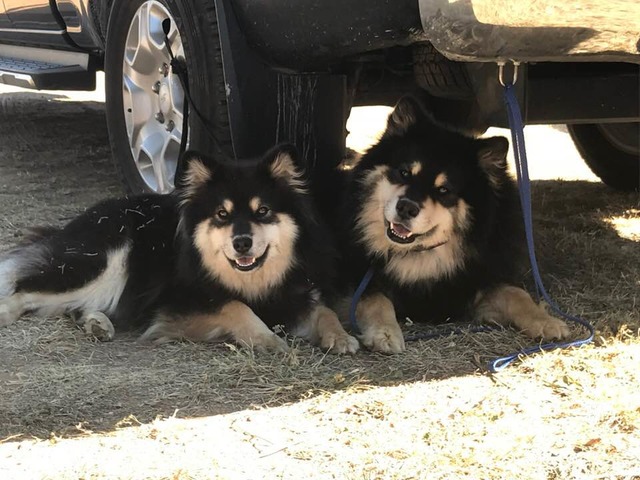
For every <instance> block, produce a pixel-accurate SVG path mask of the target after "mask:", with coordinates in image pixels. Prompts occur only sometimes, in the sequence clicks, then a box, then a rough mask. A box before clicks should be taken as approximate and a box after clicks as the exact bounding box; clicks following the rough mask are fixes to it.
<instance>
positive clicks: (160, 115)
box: [155, 112, 164, 123]
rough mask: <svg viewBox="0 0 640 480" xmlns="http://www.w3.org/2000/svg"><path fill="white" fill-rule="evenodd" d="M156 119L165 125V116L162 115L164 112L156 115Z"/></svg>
mask: <svg viewBox="0 0 640 480" xmlns="http://www.w3.org/2000/svg"><path fill="white" fill-rule="evenodd" d="M155 117H156V120H157V121H158V122H159V123H164V115H163V114H162V112H158V113H156V115H155Z"/></svg>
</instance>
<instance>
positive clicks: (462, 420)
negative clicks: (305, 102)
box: [0, 86, 640, 479]
mask: <svg viewBox="0 0 640 480" xmlns="http://www.w3.org/2000/svg"><path fill="white" fill-rule="evenodd" d="M377 118H378V119H379V120H380V119H382V120H383V119H384V117H383V116H380V115H378V117H377ZM352 120H353V122H356V124H354V123H352V125H351V127H352V130H361V133H362V135H363V137H364V139H362V138H363V137H361V138H360V141H361V143H362V144H366V143H367V138H366V137H367V135H369V136H371V135H373V134H372V133H371V129H372V128H374V126H372V125H370V124H367V125H364V122H363V121H362V120H358V117H357V116H355V115H354V117H353V119H352ZM527 138H528V141H529V147H530V161H531V162H533V163H534V167H533V169H534V175H533V176H534V178H538V179H541V178H542V179H544V180H537V181H536V182H534V186H533V194H534V211H535V215H534V217H535V228H536V242H537V247H538V258H539V260H540V264H541V269H542V272H543V277H544V280H545V283H546V285H547V288H548V289H549V291H550V293H551V294H552V296H553V297H554V298H555V299H556V300H557V302H558V303H559V304H560V305H561V306H563V307H564V308H565V309H567V310H569V311H571V312H572V313H574V314H578V315H582V316H583V317H584V318H585V319H587V320H589V321H591V322H593V323H594V324H595V325H596V327H597V330H598V335H597V342H596V344H595V345H593V346H589V347H585V348H580V349H575V350H569V351H562V352H558V351H556V352H551V353H545V354H542V355H537V356H534V357H532V358H529V359H525V360H524V361H523V362H521V363H519V364H517V365H515V366H512V367H510V368H509V369H507V370H505V371H503V372H501V373H500V374H498V375H490V374H488V373H487V372H486V370H485V368H484V365H485V364H486V361H487V360H489V359H491V358H493V357H495V356H496V355H499V354H503V353H510V352H512V351H514V350H517V349H519V348H522V347H524V346H527V345H530V344H531V342H529V341H527V340H526V339H525V338H523V337H521V336H520V335H519V334H518V333H517V332H514V331H510V330H506V331H496V332H491V333H487V334H464V335H461V336H455V337H448V338H444V339H437V340H429V341H421V342H415V343H412V344H410V345H409V347H408V351H407V352H406V354H404V355H397V356H393V357H387V356H383V355H377V354H372V353H367V352H362V353H359V354H358V355H356V356H355V357H345V358H338V357H335V356H331V355H325V354H323V353H322V352H320V351H318V350H316V349H314V348H311V347H310V346H308V345H306V344H301V343H296V344H295V347H296V348H294V350H293V351H292V353H290V354H280V355H268V354H262V355H260V354H257V353H256V354H254V353H253V352H251V351H247V350H243V349H237V348H235V347H233V346H230V345H218V346H205V345H192V344H186V343H185V344H175V345H165V346H162V347H157V348H153V347H148V346H144V345H140V344H138V343H136V341H135V338H132V337H127V336H119V337H117V338H116V340H115V341H114V342H112V343H107V344H101V343H95V342H92V341H90V340H87V339H86V338H84V337H83V336H82V335H81V334H80V332H79V331H77V330H76V329H75V327H74V326H73V325H72V322H71V321H70V320H69V319H66V318H63V317H61V318H48V319H41V318H30V317H25V318H23V319H22V320H20V321H18V322H17V323H15V324H14V325H11V326H9V327H7V328H4V329H1V330H0V478H11V479H16V478H172V479H178V478H180V479H182V478H185V479H186V478H291V479H293V478H353V479H383V478H384V479H387V478H389V479H391V478H393V479H396V478H397V479H400V478H523V479H525V478H526V479H531V478H540V479H543V478H544V479H552V478H553V479H556V478H640V467H639V466H638V460H637V459H638V458H640V430H639V429H640V395H638V393H637V392H638V385H639V384H640V377H639V375H640V373H639V371H638V359H640V340H639V337H638V333H639V331H640V313H639V311H640V307H639V306H638V305H639V304H640V197H639V196H638V194H624V193H618V192H613V191H611V190H610V189H608V188H606V187H605V186H603V185H602V184H600V183H597V182H593V181H592V180H593V179H594V178H593V176H592V175H591V174H590V173H589V172H588V171H586V170H585V169H584V167H583V165H582V164H581V163H579V162H578V163H575V162H576V161H577V160H576V153H575V151H574V150H573V149H572V147H571V146H570V143H567V142H568V138H567V134H566V131H565V130H563V129H562V128H551V127H545V128H542V127H537V128H533V129H529V131H528V132H527ZM353 142H354V143H353V145H354V146H355V147H357V140H353ZM109 155H110V151H109V147H108V141H107V130H106V124H105V118H104V105H103V103H102V101H101V99H100V95H99V94H98V95H85V96H77V95H76V96H74V95H67V94H64V93H46V92H45V93H42V92H27V91H18V90H16V89H8V88H6V87H1V86H0V252H2V251H5V250H6V249H8V248H9V247H10V246H11V245H13V244H14V243H15V242H16V241H18V240H20V238H21V237H22V236H23V235H24V233H25V229H26V228H27V227H29V226H34V225H61V224H62V223H64V222H65V221H67V220H68V219H69V218H71V217H72V216H73V215H75V214H77V213H78V212H80V211H82V210H83V208H85V207H86V206H88V205H90V204H91V203H93V202H95V201H97V200H99V199H103V198H106V197H111V196H116V195H120V194H121V190H120V186H119V185H118V182H117V180H116V177H115V174H114V171H113V168H112V165H111V160H110V158H109ZM569 157H571V158H572V159H573V162H574V163H570V162H569V161H568V159H569ZM567 164H568V165H570V166H569V167H567ZM571 165H573V166H571ZM554 169H555V170H554ZM559 175H563V176H565V178H570V179H569V180H566V179H565V180H554V178H556V177H557V176H559ZM574 334H575V336H576V337H578V336H580V335H583V332H582V331H581V330H580V329H577V328H576V329H575V331H574Z"/></svg>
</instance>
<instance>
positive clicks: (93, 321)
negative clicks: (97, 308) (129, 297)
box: [77, 312, 116, 342]
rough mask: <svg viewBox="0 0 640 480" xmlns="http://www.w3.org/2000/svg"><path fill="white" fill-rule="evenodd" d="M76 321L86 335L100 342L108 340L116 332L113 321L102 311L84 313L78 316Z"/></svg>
mask: <svg viewBox="0 0 640 480" xmlns="http://www.w3.org/2000/svg"><path fill="white" fill-rule="evenodd" d="M77 323H78V326H79V327H80V328H81V329H82V331H83V332H84V333H85V334H86V335H88V336H90V337H95V338H96V339H97V340H99V341H101V342H110V341H111V340H113V337H114V336H115V334H116V330H115V328H114V327H113V323H111V320H109V317H107V316H106V315H105V314H104V313H102V312H92V313H88V314H85V315H83V316H82V317H80V319H79V320H78V321H77Z"/></svg>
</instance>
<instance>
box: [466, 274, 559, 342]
mask: <svg viewBox="0 0 640 480" xmlns="http://www.w3.org/2000/svg"><path fill="white" fill-rule="evenodd" d="M475 314H476V317H477V318H478V319H479V320H480V321H482V322H485V323H497V324H499V325H514V326H516V327H517V328H519V329H520V330H522V332H523V333H524V334H525V335H527V336H529V337H531V338H542V339H545V340H546V339H552V338H556V339H560V338H565V337H567V336H569V333H570V332H569V327H568V326H567V324H566V323H565V322H563V321H562V320H560V319H558V318H555V317H552V316H551V315H549V314H548V313H547V312H546V310H545V309H544V308H543V307H542V306H541V305H537V304H536V303H535V302H534V301H533V299H532V298H531V296H530V295H529V294H528V293H527V292H525V291H524V290H523V289H521V288H518V287H513V286H510V285H503V286H500V287H498V288H496V289H493V290H490V291H487V292H482V293H480V294H478V296H477V297H476V302H475Z"/></svg>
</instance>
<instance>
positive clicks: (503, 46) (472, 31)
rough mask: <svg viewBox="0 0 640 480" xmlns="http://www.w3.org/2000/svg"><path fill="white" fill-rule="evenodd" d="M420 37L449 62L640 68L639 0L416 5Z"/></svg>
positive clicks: (465, 0) (468, 0) (433, 0)
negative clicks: (623, 64) (624, 64)
mask: <svg viewBox="0 0 640 480" xmlns="http://www.w3.org/2000/svg"><path fill="white" fill-rule="evenodd" d="M419 9H420V19H421V22H422V28H423V30H424V31H423V38H424V39H425V40H427V41H429V42H431V43H432V44H433V46H434V47H435V48H436V49H437V50H438V51H440V52H441V53H442V54H443V55H445V56H447V57H448V58H450V59H451V60H457V61H467V62H495V61H496V60H517V61H521V62H543V61H565V62H566V61H580V60H583V61H590V62H598V61H607V62H613V61H615V62H632V63H640V2H638V0H580V1H560V0H537V1H535V2H532V1H531V0H419Z"/></svg>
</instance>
